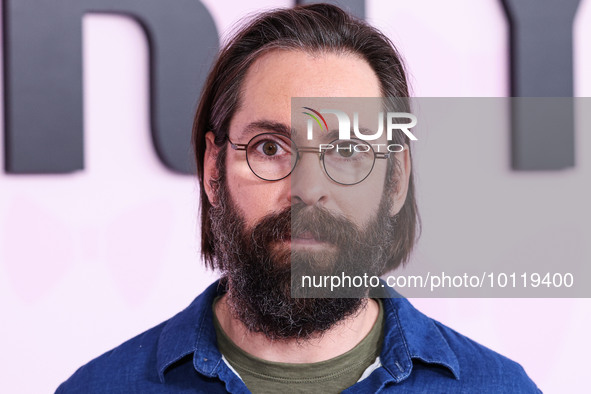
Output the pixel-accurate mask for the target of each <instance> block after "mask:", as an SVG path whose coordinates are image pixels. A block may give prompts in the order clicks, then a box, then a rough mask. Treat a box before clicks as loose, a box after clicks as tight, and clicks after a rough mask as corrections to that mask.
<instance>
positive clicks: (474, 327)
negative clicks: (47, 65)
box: [0, 0, 591, 393]
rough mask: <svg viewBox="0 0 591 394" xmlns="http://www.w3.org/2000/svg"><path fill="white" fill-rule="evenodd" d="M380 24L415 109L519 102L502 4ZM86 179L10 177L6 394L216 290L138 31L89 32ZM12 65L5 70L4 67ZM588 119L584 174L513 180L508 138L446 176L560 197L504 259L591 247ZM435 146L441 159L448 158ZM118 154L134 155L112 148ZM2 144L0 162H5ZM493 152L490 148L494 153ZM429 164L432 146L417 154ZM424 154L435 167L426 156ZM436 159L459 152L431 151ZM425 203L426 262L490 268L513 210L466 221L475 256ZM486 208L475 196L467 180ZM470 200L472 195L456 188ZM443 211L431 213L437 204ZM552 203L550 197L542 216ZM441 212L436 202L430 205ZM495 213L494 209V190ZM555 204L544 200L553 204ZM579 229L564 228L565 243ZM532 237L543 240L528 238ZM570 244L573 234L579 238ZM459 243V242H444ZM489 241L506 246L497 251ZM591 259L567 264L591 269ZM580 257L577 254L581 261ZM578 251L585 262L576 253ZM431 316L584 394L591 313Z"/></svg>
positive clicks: (3, 230)
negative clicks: (402, 63)
mask: <svg viewBox="0 0 591 394" xmlns="http://www.w3.org/2000/svg"><path fill="white" fill-rule="evenodd" d="M203 2H204V3H205V4H206V6H207V7H208V9H209V10H210V12H211V13H212V15H213V16H214V19H215V21H216V23H217V26H218V29H219V30H220V31H222V32H223V31H227V29H228V28H229V27H230V26H231V25H232V24H233V23H234V22H235V21H237V20H238V19H239V18H241V17H242V16H244V15H246V14H248V13H250V12H253V11H256V10H260V9H263V8H268V7H271V6H284V5H285V6H287V5H290V4H291V2H289V1H263V0H257V1H252V2H248V4H247V2H244V1H214V0H207V1H203ZM367 14H368V19H369V21H370V22H371V23H373V24H375V25H376V26H377V27H379V28H381V29H383V31H385V32H386V33H387V35H388V36H389V37H390V38H391V39H392V40H393V41H394V42H395V43H396V44H397V45H398V46H399V48H400V50H401V52H402V53H403V54H404V56H405V57H406V60H407V62H408V68H409V70H410V72H411V79H412V85H413V89H414V93H415V95H416V96H506V95H508V92H509V85H508V67H507V65H508V59H507V53H508V49H507V43H508V37H507V24H506V21H505V18H504V16H503V13H502V9H501V7H500V5H499V1H498V0H480V1H477V2H475V1H471V0H450V1H446V2H440V1H436V0H413V1H410V0H395V1H378V0H367ZM83 28H84V100H85V105H84V111H85V113H84V115H85V134H84V135H85V137H84V138H85V157H86V164H85V169H84V171H81V172H78V173H75V174H71V175H60V176H9V175H7V174H5V173H4V172H1V171H0V300H1V301H0V316H2V324H1V325H0V349H1V351H0V370H2V371H3V377H4V379H3V382H2V387H3V388H2V390H3V391H4V392H23V393H41V392H52V391H53V390H54V389H55V388H56V387H57V385H58V384H59V383H60V382H61V381H63V380H64V379H66V378H67V377H68V376H69V375H71V374H72V373H73V372H74V370H75V369H76V368H77V367H78V366H80V365H82V364H83V363H85V362H87V361H88V360H90V359H91V358H93V357H95V356H98V355H99V354H101V353H103V352H104V351H106V350H108V349H110V348H112V347H114V346H116V345H118V344H119V343H121V342H122V341H124V340H125V339H127V338H130V337H131V336H134V335H135V334H138V333H139V332H141V331H144V330H145V329H147V328H149V327H151V326H153V325H155V324H157V323H159V322H160V321H162V320H164V319H166V318H168V317H170V316H171V315H173V314H174V313H176V312H177V311H179V310H180V309H182V308H184V307H185V306H186V305H187V304H188V303H189V302H190V301H191V300H192V299H193V298H194V297H195V296H196V295H197V294H198V293H199V292H200V291H202V290H203V289H204V288H205V287H206V286H207V285H208V284H209V283H210V282H211V281H212V280H213V279H214V278H215V274H212V273H210V272H207V271H205V269H204V268H203V267H202V265H201V263H200V259H199V256H198V251H199V244H198V239H199V226H198V219H197V208H198V200H197V196H198V185H197V183H196V181H195V180H194V179H191V178H189V177H183V176H178V175H175V174H173V173H171V172H170V171H168V170H167V169H165V168H164V167H163V166H162V164H161V163H160V162H159V161H158V160H157V158H156V155H155V152H154V150H153V148H152V146H151V143H150V139H149V126H148V118H149V116H148V114H149V108H148V100H147V89H148V85H147V83H148V70H147V65H146V64H147V56H148V53H147V43H146V39H145V37H144V35H143V32H142V30H141V29H140V27H139V26H138V25H137V24H136V23H135V22H134V21H133V20H131V19H128V18H126V17H122V16H114V15H98V14H90V15H87V16H85V17H84V27H83ZM574 35H575V92H576V95H577V96H590V95H591V75H590V73H589V72H588V71H585V70H589V69H591V45H590V43H589V38H590V37H591V0H582V2H581V7H580V9H579V12H578V15H577V19H576V23H575V28H574ZM0 67H1V63H0ZM590 123H591V119H590V118H589V115H586V114H578V115H577V126H578V128H577V134H576V138H577V167H576V168H574V169H570V170H566V171H562V172H553V173H535V174H532V173H514V172H511V171H510V170H509V169H508V164H507V163H508V152H507V146H508V144H507V141H508V131H507V130H501V132H499V134H498V135H482V136H477V137H475V138H473V139H472V140H470V141H467V142H466V145H465V146H464V147H462V146H459V147H458V151H462V148H464V149H465V150H466V151H468V150H470V151H471V152H475V151H476V152H479V151H484V149H485V148H486V152H487V154H486V155H482V156H480V157H479V156H476V157H477V162H476V164H474V165H472V166H466V165H465V160H464V161H461V160H448V164H449V166H450V170H449V177H450V180H451V181H453V180H454V179H470V177H478V176H482V175H481V174H486V176H487V177H488V179H489V182H490V187H491V189H490V190H494V189H495V188H500V189H502V190H504V191H505V193H506V195H507V196H513V197H515V198H517V199H518V200H519V201H521V202H522V203H523V205H524V206H527V205H528V204H527V203H528V201H538V202H539V203H540V204H545V203H546V201H548V202H551V201H553V200H555V199H559V198H560V199H561V200H559V201H564V199H563V198H564V196H565V195H566V196H569V205H568V206H566V207H563V206H561V207H560V209H559V210H557V209H553V210H549V211H552V212H548V215H547V218H545V220H544V222H543V225H542V226H540V221H539V220H536V217H535V212H534V211H531V212H530V211H527V210H525V211H524V212H521V213H519V214H520V215H522V217H520V220H521V223H526V224H527V223H531V225H529V228H526V229H525V230H526V231H525V232H520V233H516V232H512V231H511V229H507V233H506V234H502V235H500V238H497V239H496V240H495V242H496V245H497V247H498V244H501V245H503V244H504V243H506V244H507V245H509V246H507V247H506V248H505V249H503V247H501V250H500V251H499V253H500V255H502V254H503V253H506V254H507V255H509V256H512V255H514V254H515V253H518V255H519V256H520V257H521V258H524V259H531V261H532V264H533V263H534V262H535V259H536V258H537V257H538V256H536V253H535V252H533V251H535V249H536V245H543V244H548V243H550V242H553V241H554V240H555V239H556V237H557V236H559V235H560V234H562V236H563V238H564V239H575V240H576V239H579V240H583V239H590V238H591V234H590V232H591V231H590V230H589V226H586V227H584V224H585V223H589V222H590V219H591V217H590V216H591V213H590V212H589V210H588V209H587V206H588V203H586V202H587V201H590V200H591V192H590V190H589V189H590V187H589V179H591V163H590V162H589V158H590V157H591V141H589V138H590V137H589V136H588V135H585V134H584V133H582V132H581V130H583V129H587V130H589V129H590V127H589V126H590ZM433 138H434V139H435V142H433V141H431V143H432V146H433V145H436V137H433ZM114 139H117V140H118V141H120V142H119V144H117V145H112V144H110V141H112V140H114ZM2 143H3V140H2V139H1V138H0V162H3V157H2V155H3V150H2V149H1V147H2ZM479 149H480V150H479ZM419 151H420V148H419ZM420 154H423V155H425V154H427V152H422V153H421V152H419V157H420ZM428 154H429V155H438V154H439V155H442V159H445V157H444V153H442V152H439V153H438V152H437V151H436V150H435V151H430V150H429V151H428ZM417 171H418V174H419V195H420V198H421V201H420V204H421V208H422V213H423V222H424V228H425V232H424V235H423V238H422V240H421V243H420V245H419V249H418V251H417V254H416V257H415V260H420V259H429V258H433V256H443V257H446V256H448V257H451V256H454V257H456V258H457V257H460V258H465V259H478V258H483V257H484V256H483V253H482V250H483V247H486V244H483V243H482V242H484V241H482V239H480V238H475V237H474V231H473V229H475V228H478V226H479V225H480V224H481V221H485V220H492V221H494V220H495V218H496V217H497V216H498V214H499V213H500V212H504V211H505V210H507V209H511V206H512V204H513V202H514V200H513V199H512V198H505V199H501V201H498V202H497V204H496V205H495V207H494V209H490V210H483V212H481V215H480V216H479V217H478V218H474V217H469V216H468V217H461V218H459V219H457V220H459V222H458V221H456V222H454V225H453V228H452V231H453V232H454V234H455V238H454V239H456V240H458V239H459V240H463V242H462V244H461V246H462V248H461V249H462V250H461V251H459V250H455V249H454V248H450V247H449V244H448V243H446V240H445V239H442V238H441V236H440V235H441V234H445V233H449V231H450V229H448V228H446V225H445V224H446V223H449V219H450V218H449V217H447V216H446V212H447V211H448V210H447V209H446V208H447V207H449V206H450V204H451V205H453V204H454V199H453V198H450V197H447V198H446V197H445V196H444V195H443V193H442V192H441V189H438V188H439V187H440V186H441V180H439V181H438V180H437V179H435V175H434V174H433V173H432V172H430V169H429V167H426V166H425V167H424V168H421V162H420V161H417ZM458 184H460V185H461V186H460V187H463V188H465V191H466V192H473V190H472V189H471V184H470V183H469V182H464V183H461V182H458ZM458 192H460V193H461V192H462V190H459V191H458ZM435 195H437V196H441V198H432V196H435ZM540 195H543V197H542V200H541V201H540V200H539V199H540ZM430 196H431V197H430ZM480 197H481V198H485V199H486V198H487V194H486V191H482V192H481V195H480ZM544 199H545V200H544ZM565 229H566V230H565ZM522 233H527V234H529V235H527V236H524V235H521V234H522ZM564 234H566V235H564ZM447 241H449V239H448V240H447ZM491 242H492V241H491ZM590 248H591V247H590V246H589V245H588V244H587V245H583V244H582V242H581V243H580V245H578V247H577V248H574V249H572V250H570V249H569V250H566V252H565V251H561V255H560V256H559V258H564V259H568V258H575V257H578V258H580V254H581V253H582V254H583V256H584V258H585V259H586V261H589V262H591V250H590ZM569 253H570V255H569ZM575 253H576V256H575V255H574V254H575ZM413 302H414V304H415V305H417V306H418V307H419V308H420V309H422V310H423V311H424V312H426V313H427V314H429V315H431V316H432V317H434V318H436V319H438V320H440V321H442V322H443V323H445V324H448V325H449V326H451V327H452V328H454V329H457V330H458V331H460V332H462V333H464V334H466V335H468V336H470V337H472V338H473V339H475V340H477V341H479V342H481V343H483V344H485V345H486V346H488V347H490V348H492V349H493V350H496V351H498V352H500V353H502V354H505V355H507V356H509V357H511V358H513V359H514V360H516V361H518V362H520V363H521V364H522V365H523V366H524V368H525V369H526V371H527V372H528V374H529V375H530V376H531V377H532V378H533V379H534V380H535V381H536V383H537V384H538V385H539V387H540V388H541V389H542V390H544V391H545V392H549V393H562V392H584V391H585V388H586V386H587V387H588V384H585V376H586V375H587V369H588V363H587V359H586V357H585V356H586V355H585V353H586V352H588V351H589V350H591V346H590V341H589V339H588V331H589V327H590V326H591V302H590V300H588V299H584V300H579V299H517V300H514V299H416V300H413ZM32 363H34V365H35V366H36V367H37V368H34V371H35V376H34V377H32V376H31V374H30V368H26V367H24V366H25V365H30V364H32Z"/></svg>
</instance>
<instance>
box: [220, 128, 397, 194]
mask: <svg viewBox="0 0 591 394" xmlns="http://www.w3.org/2000/svg"><path fill="white" fill-rule="evenodd" d="M261 135H276V136H280V137H281V138H287V139H288V140H290V141H291V143H292V144H293V146H294V147H295V151H296V159H295V161H294V163H293V167H291V170H289V172H288V173H287V175H285V176H283V177H281V178H278V179H266V178H263V177H262V176H260V175H259V174H257V173H256V172H255V171H254V170H253V169H252V166H251V165H250V161H249V160H248V151H247V149H248V145H250V143H251V142H252V141H253V140H254V139H255V138H258V137H260V136H261ZM226 139H227V140H228V142H229V143H230V147H231V148H232V149H234V150H236V151H244V152H245V155H246V163H248V168H249V169H250V171H251V172H252V173H253V174H254V175H255V176H256V177H257V178H259V179H262V180H263V181H267V182H277V181H280V180H282V179H285V178H287V177H288V176H290V175H291V173H292V172H293V170H294V169H295V168H296V166H297V165H298V162H299V161H300V153H315V154H317V155H318V159H319V160H320V161H321V162H322V168H323V169H324V173H325V174H326V176H327V177H329V178H330V180H331V181H333V182H335V183H338V184H339V185H343V186H353V185H357V184H359V183H361V182H363V181H364V180H365V179H367V177H368V176H369V175H370V174H371V172H372V171H373V168H374V166H375V164H376V159H388V158H389V157H390V153H381V152H376V151H374V150H373V147H372V146H371V145H370V144H367V143H366V142H364V141H362V140H358V139H357V138H352V139H351V140H355V141H360V142H361V143H364V144H367V146H369V148H370V149H371V151H372V153H373V157H374V160H373V163H372V164H371V169H370V170H369V171H368V172H367V175H366V176H364V177H363V178H362V179H361V180H360V181H357V182H354V183H342V182H339V181H337V180H336V179H334V178H333V177H332V176H330V174H329V173H328V171H327V169H326V162H325V161H324V154H325V153H326V151H327V150H328V149H325V150H322V151H320V150H319V148H315V147H313V146H302V147H298V145H297V144H296V143H295V142H294V140H292V139H291V138H289V137H286V136H285V135H283V134H280V133H260V134H257V135H255V136H254V137H252V138H251V139H250V140H249V141H248V143H246V144H236V143H234V142H232V140H230V136H229V135H226ZM336 141H340V140H339V139H338V138H337V139H335V140H333V141H331V142H329V143H328V144H327V145H332V144H333V143H334V142H336Z"/></svg>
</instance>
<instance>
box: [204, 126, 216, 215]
mask: <svg viewBox="0 0 591 394" xmlns="http://www.w3.org/2000/svg"><path fill="white" fill-rule="evenodd" d="M214 141H215V135H214V134H213V132H211V131H208V132H207V133H206V134H205V157H204V158H203V187H204V189H205V194H207V199H208V200H209V203H210V204H211V205H213V206H215V205H216V203H217V202H216V198H215V196H216V192H215V189H214V186H213V183H215V181H216V179H217V178H218V169H217V166H216V159H217V156H218V152H219V149H220V148H219V147H218V146H217V145H216V144H215V142H214Z"/></svg>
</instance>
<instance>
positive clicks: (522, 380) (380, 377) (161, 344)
mask: <svg viewBox="0 0 591 394" xmlns="http://www.w3.org/2000/svg"><path fill="white" fill-rule="evenodd" d="M218 284H219V283H218V282H215V283H213V284H212V285H211V286H209V288H208V289H207V290H205V291H204V292H203V293H202V294H201V295H200V296H198V297H197V298H196V299H195V301H193V302H192V303H191V305H189V307H188V308H187V309H185V310H184V311H182V312H180V313H179V314H177V315H176V316H174V317H173V318H172V319H170V320H168V321H166V322H164V323H161V324H159V325H158V326H156V327H154V328H152V329H150V330H148V331H146V332H144V333H143V334H140V335H138V336H137V337H135V338H133V339H130V340H129V341H127V342H125V343H123V344H122V345H120V346H118V347H117V348H115V349H113V350H111V351H109V352H107V353H105V354H103V355H102V356H100V357H98V358H96V359H94V360H93V361H91V362H90V363H88V364H86V365H85V366H83V367H81V368H80V369H78V371H76V373H74V375H72V376H71V377H70V378H69V379H68V380H67V381H66V382H64V383H62V385H61V386H60V387H59V388H58V389H57V391H56V392H57V393H225V392H232V393H248V392H249V390H248V389H247V388H246V386H245V385H244V383H243V382H242V380H240V378H239V377H238V376H237V375H236V374H234V372H232V370H230V368H229V367H228V366H227V364H226V363H225V362H224V361H223V360H222V355H221V353H220V352H219V350H218V348H217V345H216V343H217V342H216V334H215V329H214V326H213V320H212V319H213V311H212V303H213V299H214V298H215V297H216V296H217V295H218V294H220V292H221V289H220V286H219V285H218ZM383 305H384V319H385V326H384V341H383V349H382V352H381V354H380V361H381V364H382V366H381V367H379V368H377V369H376V370H374V371H373V372H372V373H371V374H370V375H369V376H368V377H367V378H365V379H363V380H362V381H360V382H357V383H356V384H354V385H353V386H351V387H350V388H348V389H347V390H345V391H344V393H375V392H390V391H392V392H394V391H395V392H397V393H426V392H433V393H476V392H479V393H535V392H539V390H538V388H537V387H536V385H535V384H534V383H533V382H532V381H531V380H530V379H529V378H528V376H527V375H526V373H525V371H524V370H523V368H522V367H521V366H520V365H519V364H517V363H515V362H513V361H511V360H509V359H507V358H505V357H503V356H501V355H500V354H497V353H495V352H493V351H492V350H489V349H487V348H486V347H484V346H482V345H479V344H478V343H476V342H474V341H472V340H470V339H468V338H466V337H465V336H463V335H461V334H458V333H457V332H455V331H453V330H452V329H450V328H448V327H446V326H444V325H442V324H441V323H439V322H436V321H434V320H432V319H430V318H428V317H427V316H425V315H423V314H422V313H421V312H419V311H418V310H416V309H415V308H414V307H413V306H412V305H411V304H410V303H409V302H408V300H406V299H404V298H388V299H384V300H383Z"/></svg>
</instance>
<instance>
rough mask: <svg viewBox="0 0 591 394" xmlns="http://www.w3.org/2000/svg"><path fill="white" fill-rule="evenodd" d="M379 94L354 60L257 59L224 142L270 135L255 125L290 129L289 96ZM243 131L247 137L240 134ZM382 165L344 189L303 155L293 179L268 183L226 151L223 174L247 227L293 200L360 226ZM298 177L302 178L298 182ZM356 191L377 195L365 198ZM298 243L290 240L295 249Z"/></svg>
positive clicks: (287, 55) (282, 54) (374, 199)
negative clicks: (264, 123)
mask: <svg viewBox="0 0 591 394" xmlns="http://www.w3.org/2000/svg"><path fill="white" fill-rule="evenodd" d="M380 95H381V92H380V85H379V81H378V79H377V77H376V75H375V73H374V71H373V70H372V69H371V67H370V66H369V64H368V63H367V62H366V61H365V60H363V59H361V58H359V57H357V56H354V55H351V54H340V55H337V54H332V53H328V54H309V53H304V52H300V51H272V52H270V53H268V54H266V55H263V56H262V57H261V58H259V59H258V60H257V61H256V62H255V63H254V64H253V65H252V66H251V67H250V69H249V70H248V72H247V75H246V78H245V80H244V84H243V89H242V97H241V106H240V108H239V109H238V111H237V112H236V113H235V115H234V117H233V118H232V121H231V123H230V130H229V137H230V139H231V140H232V141H233V142H237V143H247V142H248V141H249V140H250V138H252V137H253V136H254V135H256V134H258V133H264V132H269V131H272V130H269V129H256V128H254V129H252V128H251V129H249V128H248V126H249V125H251V124H253V123H256V122H260V121H266V122H268V123H277V124H283V125H286V126H288V127H289V126H291V98H292V97H379V96H380ZM327 118H329V117H328V116H327ZM247 129H249V130H248V132H247V133H244V130H247ZM300 134H304V133H300ZM309 145H313V143H311V144H309ZM385 164H386V163H385V161H384V162H382V163H376V166H375V168H374V170H373V171H372V173H371V175H370V176H369V177H368V178H367V179H366V180H365V181H363V182H362V183H360V184H359V185H355V186H351V187H346V188H345V187H343V186H342V185H339V184H336V183H335V182H333V181H331V180H330V179H329V178H328V177H327V176H326V175H325V174H324V173H323V172H322V170H321V167H320V165H319V161H318V156H317V155H312V154H305V155H302V159H301V160H300V162H299V163H298V165H297V167H296V171H295V172H294V173H293V174H292V176H289V177H287V178H285V179H283V180H281V181H277V182H267V181H263V180H261V179H259V178H257V177H256V176H255V175H254V174H253V173H252V172H251V171H250V169H249V167H248V165H247V163H246V156H245V154H244V152H240V151H234V150H232V149H228V151H227V156H226V171H227V173H226V174H227V182H228V188H229V192H230V195H231V197H232V198H233V199H234V201H235V202H236V204H237V206H238V207H239V209H240V211H241V212H242V213H243V214H244V218H245V220H246V223H247V225H248V226H251V227H252V226H253V225H254V224H255V223H256V222H257V221H258V220H260V218H262V217H263V216H265V215H267V214H269V213H271V212H277V211H279V210H281V209H283V208H285V207H289V206H290V205H291V204H292V202H296V201H294V200H297V201H302V202H304V203H305V204H307V205H318V206H321V207H323V208H326V209H328V210H330V211H331V212H335V213H339V214H342V215H344V216H346V217H347V218H349V219H351V220H352V221H353V222H354V223H356V224H358V225H361V226H363V225H365V224H367V222H368V221H369V219H370V218H371V217H372V214H375V209H376V208H377V206H378V203H379V200H380V198H381V191H382V189H383V184H384V179H385V174H386V165H385ZM298 174H300V175H302V176H301V177H298ZM360 190H376V191H380V192H377V193H372V194H371V195H368V194H366V193H362V192H359V191H360ZM297 243H298V242H297V240H294V247H295V246H296V245H297Z"/></svg>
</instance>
